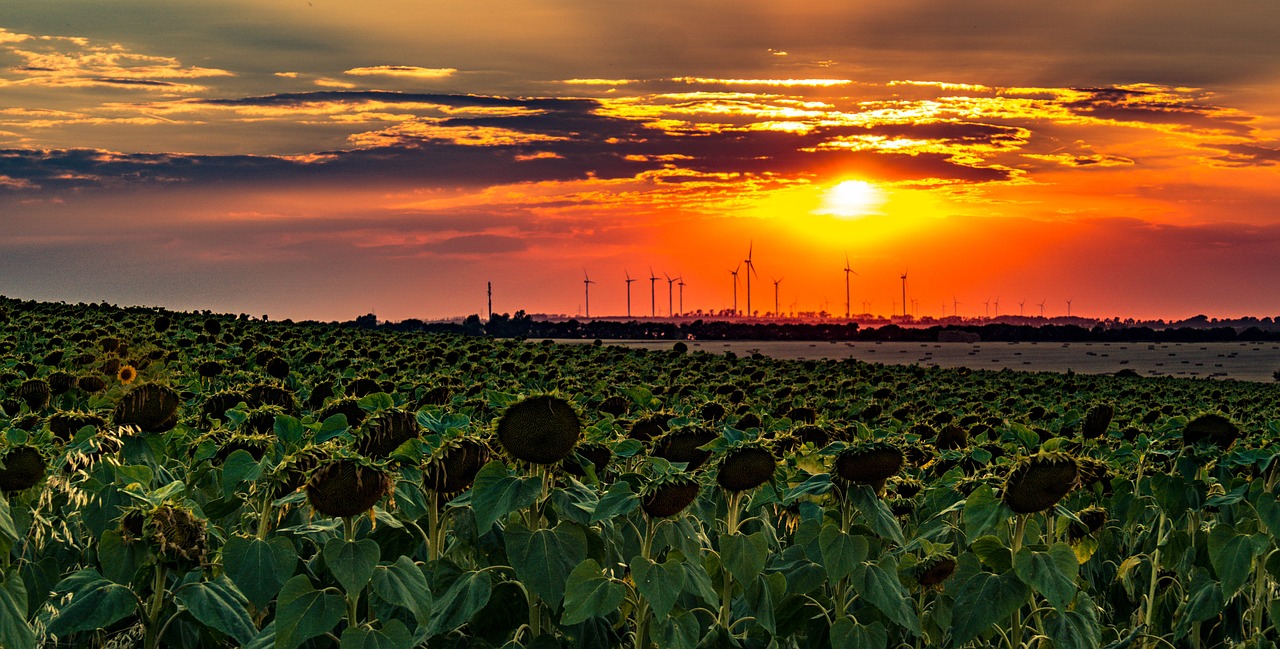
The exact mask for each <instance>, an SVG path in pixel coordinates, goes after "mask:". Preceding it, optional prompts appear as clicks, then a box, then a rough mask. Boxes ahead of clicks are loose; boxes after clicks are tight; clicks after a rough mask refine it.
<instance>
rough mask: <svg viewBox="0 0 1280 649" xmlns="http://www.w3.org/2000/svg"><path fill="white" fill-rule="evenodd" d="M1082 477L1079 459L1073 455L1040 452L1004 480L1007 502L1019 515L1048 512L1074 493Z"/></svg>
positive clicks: (1011, 471)
mask: <svg viewBox="0 0 1280 649" xmlns="http://www.w3.org/2000/svg"><path fill="white" fill-rule="evenodd" d="M1078 477H1079V469H1078V468H1077V465H1076V460H1075V458H1073V457H1071V456H1070V455H1067V454H1065V453H1045V452H1041V453H1037V454H1036V455H1032V456H1031V457H1028V458H1024V459H1023V460H1022V461H1020V462H1018V463H1017V464H1016V465H1014V467H1013V468H1012V469H1011V470H1010V471H1009V473H1008V475H1007V477H1006V478H1005V483H1004V494H1003V498H1004V502H1005V504H1006V505H1008V506H1009V508H1010V509H1012V510H1013V511H1014V512H1016V513H1018V514H1034V513H1036V512H1041V511H1044V510H1046V509H1049V508H1050V507H1053V506H1054V505H1056V504H1058V501H1060V500H1062V499H1063V498H1064V497H1065V496H1066V495H1067V494H1068V493H1070V492H1071V490H1072V489H1074V488H1075V486H1076V482H1077V479H1078Z"/></svg>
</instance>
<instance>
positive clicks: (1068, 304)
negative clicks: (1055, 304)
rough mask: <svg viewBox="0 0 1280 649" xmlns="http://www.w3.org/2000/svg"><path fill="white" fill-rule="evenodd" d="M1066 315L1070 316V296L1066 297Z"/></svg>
mask: <svg viewBox="0 0 1280 649" xmlns="http://www.w3.org/2000/svg"><path fill="white" fill-rule="evenodd" d="M1067 317H1068V318H1070V317H1071V298H1067Z"/></svg>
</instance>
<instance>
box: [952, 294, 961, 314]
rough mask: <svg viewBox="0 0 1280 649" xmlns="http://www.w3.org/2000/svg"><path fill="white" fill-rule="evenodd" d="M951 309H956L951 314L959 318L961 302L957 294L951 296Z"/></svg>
mask: <svg viewBox="0 0 1280 649" xmlns="http://www.w3.org/2000/svg"><path fill="white" fill-rule="evenodd" d="M951 310H952V311H954V313H952V314H951V315H953V316H955V317H957V318H959V317H960V302H958V301H957V300H956V296H954V295H952V296H951Z"/></svg>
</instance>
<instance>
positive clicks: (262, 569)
mask: <svg viewBox="0 0 1280 649" xmlns="http://www.w3.org/2000/svg"><path fill="white" fill-rule="evenodd" d="M297 563H298V553H297V550H295V549H294V547H293V544H292V543H290V542H289V540H288V539H285V538H282V537H278V536H277V537H274V538H271V539H267V540H265V541H264V540H262V539H257V538H247V537H243V536H232V537H231V538H229V539H227V543H226V545H224V546H223V547H222V567H223V569H224V570H225V571H226V573H227V577H228V578H229V579H231V583H233V584H235V585H236V588H239V589H240V592H241V593H243V594H244V596H245V597H246V598H248V600H249V601H250V602H252V603H253V605H254V606H255V607H257V608H259V609H262V608H266V606H267V604H269V603H270V602H271V600H272V599H274V598H275V596H276V595H277V594H279V592H280V587H281V586H284V584H285V582H286V581H288V580H289V577H290V576H291V575H293V570H294V567H295V566H296V565H297Z"/></svg>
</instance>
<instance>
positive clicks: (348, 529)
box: [342, 516, 364, 629]
mask: <svg viewBox="0 0 1280 649" xmlns="http://www.w3.org/2000/svg"><path fill="white" fill-rule="evenodd" d="M356 520H357V519H356V517H354V516H344V517H343V518H342V538H343V539H345V540H346V541H347V542H348V543H355V541H356ZM363 591H364V589H363V588H361V589H360V590H358V591H356V592H354V593H347V594H346V595H347V626H348V627H350V628H353V629H354V628H356V627H357V626H358V625H359V623H360V622H359V616H360V611H359V606H360V593H361V592H363Z"/></svg>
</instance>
